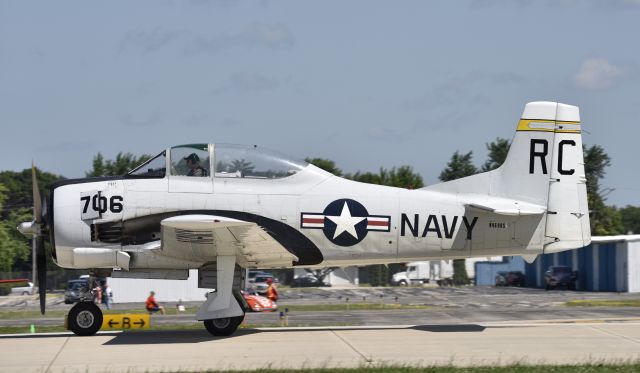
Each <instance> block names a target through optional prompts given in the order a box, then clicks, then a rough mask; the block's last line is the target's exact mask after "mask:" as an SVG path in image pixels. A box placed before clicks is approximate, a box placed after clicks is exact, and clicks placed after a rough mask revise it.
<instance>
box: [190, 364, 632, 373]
mask: <svg viewBox="0 0 640 373" xmlns="http://www.w3.org/2000/svg"><path fill="white" fill-rule="evenodd" d="M638 371H640V363H637V362H621V364H619V365H618V364H611V363H607V364H604V363H593V364H580V365H524V364H515V365H505V366H485V367H454V366H431V367H421V368H418V367H411V366H406V367H403V366H381V367H361V368H331V369H328V368H324V369H287V370H279V369H256V370H244V371H243V370H236V371H233V372H234V373H244V372H252V373H294V372H296V373H297V372H304V373H360V372H365V373H592V372H593V373H595V372H598V373H631V372H634V373H635V372H638ZM181 372H183V373H187V372H188V371H181ZM204 372H213V371H204ZM218 372H220V371H218Z"/></svg>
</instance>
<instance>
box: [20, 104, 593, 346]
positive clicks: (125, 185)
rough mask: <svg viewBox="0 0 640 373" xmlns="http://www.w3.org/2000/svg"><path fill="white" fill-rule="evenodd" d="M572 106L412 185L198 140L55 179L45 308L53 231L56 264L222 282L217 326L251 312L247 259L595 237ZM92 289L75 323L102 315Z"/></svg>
mask: <svg viewBox="0 0 640 373" xmlns="http://www.w3.org/2000/svg"><path fill="white" fill-rule="evenodd" d="M585 183H586V179H585V171H584V163H583V155H582V140H581V129H580V115H579V110H578V108H577V107H576V106H570V105H565V104H560V103H555V102H532V103H529V104H527V105H526V106H525V109H524V112H523V114H522V117H521V119H520V121H519V122H518V125H517V129H516V133H515V136H514V138H513V140H512V142H511V148H510V150H509V153H508V155H507V158H506V160H505V162H504V164H503V165H502V166H501V167H499V168H497V169H495V170H493V171H489V172H485V173H481V174H476V175H473V176H469V177H465V178H461V179H458V180H454V181H450V182H444V183H441V184H437V185H431V186H428V187H425V188H421V189H416V190H408V189H402V188H394V187H387V186H380V185H371V184H364V183H359V182H355V181H351V180H346V179H343V178H340V177H338V176H334V175H332V174H330V173H328V172H325V171H323V170H322V169H320V168H318V167H315V166H313V165H310V164H306V163H304V162H298V161H295V160H291V159H289V158H287V157H283V156H281V155H279V154H276V153H273V152H269V151H264V150H262V149H260V148H258V147H256V146H248V147H246V146H238V145H225V144H190V145H182V146H175V147H171V148H168V149H166V150H163V151H162V152H160V154H158V155H157V156H155V157H154V158H152V159H150V160H149V161H147V162H146V163H144V164H142V165H140V166H139V167H137V168H136V169H134V170H132V171H130V172H129V173H128V174H126V175H124V176H118V177H99V178H89V179H70V180H63V181H59V182H57V183H55V184H54V185H53V186H52V187H51V191H50V194H49V195H48V196H47V198H45V199H44V203H41V198H40V192H39V190H38V185H37V180H36V179H35V173H34V182H33V194H34V201H35V209H34V211H35V213H34V214H35V217H34V220H33V221H32V222H26V223H22V224H21V225H20V227H19V230H20V231H21V232H23V233H24V234H26V235H30V236H31V235H32V236H33V237H34V239H35V243H36V253H37V254H36V258H37V260H36V261H37V264H38V266H37V268H38V277H39V284H40V305H41V311H42V313H44V304H45V303H44V295H45V293H44V292H45V288H46V284H45V283H44V282H45V277H46V276H45V274H46V272H45V271H46V269H45V265H44V264H45V263H46V257H45V252H44V245H43V239H45V238H47V239H48V240H49V241H50V243H51V248H52V256H53V260H54V261H55V263H56V264H57V265H58V266H60V267H64V268H74V269H87V270H89V273H90V275H91V276H92V277H91V278H92V280H93V279H95V278H96V277H106V276H111V277H128V278H154V279H187V277H188V275H189V269H198V286H199V287H202V288H211V289H215V291H213V292H211V293H209V294H208V297H207V300H206V302H205V303H204V304H203V305H202V306H201V307H200V309H199V310H198V311H197V314H196V318H197V320H200V321H203V322H204V325H205V327H206V329H207V330H208V331H209V332H210V333H212V334H213V335H230V334H232V333H233V332H234V331H235V330H236V329H237V327H238V326H239V325H240V323H241V322H242V320H243V318H244V313H245V308H246V304H245V303H244V301H243V298H242V296H241V295H240V292H239V291H240V289H242V287H243V286H244V280H245V279H244V273H245V272H246V271H245V269H246V268H291V267H325V266H352V265H368V264H388V263H399V262H408V261H414V260H431V259H453V258H468V257H474V256H484V257H486V256H496V255H521V256H523V257H525V258H527V259H528V260H532V259H533V258H535V256H536V255H539V254H543V253H553V252H558V251H563V250H569V249H574V248H579V247H583V246H586V245H588V244H589V242H590V241H591V232H590V229H589V212H588V206H587V193H586V184H585ZM91 287H92V286H88V287H87V288H86V289H84V290H83V295H82V299H83V301H81V302H80V303H77V304H76V305H75V306H73V308H72V309H71V310H70V312H69V314H68V319H67V320H68V325H69V328H70V330H72V331H73V332H74V333H76V334H78V335H92V334H94V333H96V332H97V331H98V330H99V328H100V326H101V324H102V312H101V311H100V308H98V307H97V306H96V305H95V304H94V303H93V302H92V299H93V296H92V294H91Z"/></svg>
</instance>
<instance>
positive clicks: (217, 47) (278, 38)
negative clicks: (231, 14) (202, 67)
mask: <svg viewBox="0 0 640 373" xmlns="http://www.w3.org/2000/svg"><path fill="white" fill-rule="evenodd" d="M295 43H296V39H295V37H294V35H293V33H292V32H291V30H290V29H289V28H288V27H287V26H285V25H283V24H281V23H278V24H275V25H266V24H263V23H258V22H254V23H251V24H249V25H247V26H245V27H244V28H243V29H242V30H240V31H239V32H237V33H234V34H222V35H216V36H212V37H204V36H197V37H195V38H193V40H192V41H191V42H190V45H189V46H187V48H186V52H187V53H197V52H204V53H216V52H219V51H221V50H224V49H230V48H235V47H243V48H254V47H265V48H270V49H289V48H292V47H293V46H294V45H295Z"/></svg>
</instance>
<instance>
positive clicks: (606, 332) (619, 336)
mask: <svg viewBox="0 0 640 373" xmlns="http://www.w3.org/2000/svg"><path fill="white" fill-rule="evenodd" d="M589 328H590V329H593V330H597V331H599V332H601V333H604V334H609V335H612V336H614V337H618V338H622V339H624V340H627V341H629V342H632V343H635V344H637V345H640V341H638V340H637V339H635V338H629V337H627V336H624V335H622V334H618V333H615V332H612V331H609V330H604V329H600V328H598V327H597V326H595V325H589Z"/></svg>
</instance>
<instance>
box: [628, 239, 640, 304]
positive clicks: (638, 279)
mask: <svg viewBox="0 0 640 373" xmlns="http://www.w3.org/2000/svg"><path fill="white" fill-rule="evenodd" d="M626 250H627V266H626V267H627V284H628V286H627V288H628V289H627V291H629V292H632V293H638V292H640V240H637V241H629V242H627V245H626Z"/></svg>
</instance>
